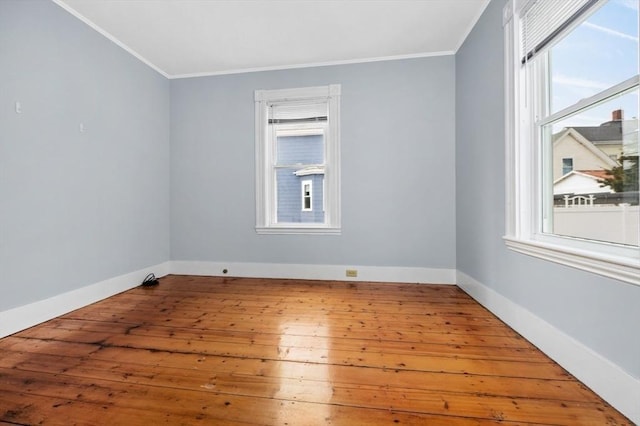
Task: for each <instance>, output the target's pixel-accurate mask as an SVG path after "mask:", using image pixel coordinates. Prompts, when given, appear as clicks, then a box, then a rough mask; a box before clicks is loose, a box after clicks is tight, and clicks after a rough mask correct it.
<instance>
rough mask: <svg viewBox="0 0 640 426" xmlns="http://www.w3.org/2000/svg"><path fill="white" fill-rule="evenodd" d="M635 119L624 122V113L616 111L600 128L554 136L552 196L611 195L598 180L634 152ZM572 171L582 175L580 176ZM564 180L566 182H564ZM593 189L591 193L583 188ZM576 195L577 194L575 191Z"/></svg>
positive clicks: (565, 131) (576, 129)
mask: <svg viewBox="0 0 640 426" xmlns="http://www.w3.org/2000/svg"><path fill="white" fill-rule="evenodd" d="M637 144H638V119H637V118H634V119H632V120H624V119H623V111H622V110H619V109H618V110H615V111H613V112H612V114H611V121H607V122H605V123H602V124H601V125H599V126H575V127H568V128H564V129H563V130H562V131H561V132H559V133H556V134H555V135H553V181H554V194H563V193H567V192H571V191H567V189H570V188H573V187H576V188H582V189H581V191H583V192H581V193H586V192H592V193H601V192H611V188H609V187H606V188H601V187H600V186H599V184H598V183H597V181H598V179H604V178H605V177H607V176H606V175H605V174H604V171H605V170H611V169H612V168H614V167H616V166H618V165H619V163H618V160H619V158H620V156H621V155H632V154H634V153H637V151H636V150H637V148H636V147H637V146H638V145H637ZM572 172H581V174H578V173H573V174H571V175H570V176H567V175H568V174H569V173H572ZM565 178H566V179H565ZM589 187H592V188H593V190H592V191H587V190H586V188H589ZM576 193H578V192H576Z"/></svg>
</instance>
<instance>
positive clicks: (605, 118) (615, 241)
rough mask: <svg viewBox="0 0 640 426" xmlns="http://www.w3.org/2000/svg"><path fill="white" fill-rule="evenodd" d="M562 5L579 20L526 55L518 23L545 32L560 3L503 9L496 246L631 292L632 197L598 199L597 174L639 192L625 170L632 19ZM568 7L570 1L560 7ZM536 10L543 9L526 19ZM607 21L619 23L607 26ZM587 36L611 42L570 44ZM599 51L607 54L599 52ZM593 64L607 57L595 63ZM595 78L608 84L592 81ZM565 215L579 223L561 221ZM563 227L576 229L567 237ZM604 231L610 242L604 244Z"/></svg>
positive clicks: (590, 4) (634, 97) (590, 2)
mask: <svg viewBox="0 0 640 426" xmlns="http://www.w3.org/2000/svg"><path fill="white" fill-rule="evenodd" d="M571 3H573V4H574V5H575V9H574V12H575V11H578V12H576V13H574V12H571V13H567V14H566V17H569V16H570V19H569V18H567V19H568V21H567V23H565V24H563V23H562V22H561V23H560V24H558V25H555V26H550V27H548V31H549V32H548V33H546V35H545V34H543V35H542V36H539V35H537V37H538V38H537V39H536V43H538V42H539V40H544V42H541V43H539V44H538V45H535V48H532V49H531V50H527V49H529V47H530V46H527V47H526V48H525V46H526V43H524V42H522V37H523V35H524V34H525V33H526V31H527V26H528V25H529V24H528V23H527V22H526V20H527V18H528V17H529V15H536V14H538V15H541V16H542V18H541V19H538V21H539V22H542V23H543V24H541V25H542V26H543V27H544V25H545V24H544V23H545V22H550V21H553V19H549V17H548V16H544V13H551V14H555V13H556V11H557V6H558V4H559V3H557V2H554V1H553V0H551V1H550V0H530V1H525V2H517V1H511V2H509V3H508V4H507V6H506V8H505V15H504V16H505V35H506V39H505V52H506V61H507V62H506V72H507V73H506V79H505V81H506V86H507V91H506V94H507V98H506V103H507V108H506V136H507V153H506V155H507V160H508V162H507V234H506V236H505V241H506V242H507V245H508V246H509V247H510V248H512V249H514V250H516V251H519V252H522V253H525V254H529V255H533V256H537V257H541V258H543V259H547V260H552V261H556V262H559V263H562V264H566V265H569V266H573V267H577V268H580V269H585V270H589V271H592V272H596V273H600V274H602V275H606V276H610V277H613V278H617V279H622V280H625V281H628V282H632V283H635V284H639V285H640V249H639V247H638V235H639V230H638V227H639V226H638V225H639V222H640V214H639V213H638V211H637V209H638V206H637V204H638V201H637V197H638V195H637V194H638V193H637V190H635V191H631V192H634V193H633V194H631V195H630V198H629V197H628V195H629V194H626V193H625V194H613V197H614V198H615V197H617V198H618V200H617V201H612V197H611V196H609V195H607V194H604V193H605V192H607V193H608V194H611V189H610V188H606V186H607V185H604V184H605V183H607V182H604V181H602V182H601V181H600V180H601V179H602V178H603V177H606V175H604V173H605V172H616V173H619V172H620V171H623V172H624V174H625V175H626V176H628V177H627V181H629V182H631V186H630V185H629V184H627V187H631V188H633V186H632V185H636V186H635V188H637V185H638V177H637V176H638V174H637V168H635V164H637V162H634V159H637V152H638V82H639V77H638V37H637V34H638V10H637V8H624V7H623V5H622V2H618V1H611V2H606V1H602V0H600V1H596V0H571ZM567 4H569V1H567V2H566V3H565V2H562V5H567ZM538 6H542V7H541V8H538V10H537V11H535V12H533V13H532V12H530V11H531V10H534V9H535V8H536V7H538ZM518 7H519V8H518ZM563 7H564V6H563ZM587 8H588V10H587ZM545 9H546V10H545ZM540 10H542V12H540ZM616 14H618V15H620V14H622V15H624V18H622V19H616V18H612V17H614V16H616ZM538 18H539V17H538ZM605 18H606V19H608V21H607V20H606V19H605ZM549 28H550V29H549ZM587 30H589V31H592V32H593V31H595V32H597V33H598V35H599V37H600V38H602V39H604V38H606V37H610V38H612V39H614V41H613V42H612V41H611V40H608V41H607V40H603V43H601V44H596V43H591V44H590V43H584V42H582V43H578V41H580V39H579V37H578V36H579V34H580V33H583V34H584V33H585V32H586V31H587ZM545 37H546V39H545ZM583 41H584V40H583ZM599 46H609V47H610V48H609V49H608V50H605V51H601V50H598V49H602V48H601V47H599ZM602 55H605V56H606V55H608V56H607V58H606V59H601V58H603V56H602ZM616 57H617V58H619V60H618V62H616ZM594 58H598V59H597V60H596V59H594ZM607 68H615V71H608V70H607ZM599 76H606V77H607V78H606V79H604V78H602V79H600V80H597V78H598V77H599ZM578 89H579V90H578ZM563 91H564V92H563ZM621 116H622V117H623V118H622V117H621ZM613 122H616V123H615V125H617V126H618V128H619V129H620V128H621V129H622V131H621V132H619V135H618V137H617V138H609V140H604V139H603V138H597V137H594V133H597V132H598V130H602V129H599V128H605V127H607V126H609V127H611V125H612V124H614V123H613ZM606 130H607V132H609V131H610V130H611V128H608V129H606ZM589 133H591V134H590V135H589V136H588V137H584V136H585V134H589ZM560 138H564V139H565V142H566V141H571V144H573V147H571V144H570V143H564V142H563V144H564V145H563V146H562V147H558V146H557V145H558V143H557V142H558V140H559V139H560ZM567 147H569V149H567ZM594 147H595V148H594ZM586 148H589V149H586ZM585 150H587V151H589V153H588V154H589V156H591V157H594V156H595V158H596V159H597V160H598V161H600V163H599V164H597V165H596V167H594V168H593V169H588V168H587V167H585V164H584V161H583V160H584V158H583V156H582V155H583V154H584V153H585ZM565 158H572V160H573V161H572V162H573V165H572V166H573V170H572V172H570V173H563V172H567V171H568V168H569V164H568V161H567V162H565V164H564V166H565V167H564V170H563V159H565ZM619 158H621V160H618V159H619ZM590 161H592V166H593V161H594V160H593V158H591V160H590ZM559 175H560V177H559ZM585 182H586V183H588V185H586V186H588V188H586V189H585ZM601 185H602V186H601ZM594 189H595V190H596V191H594ZM591 192H593V194H592V193H591ZM614 192H618V191H614ZM626 192H628V191H626ZM622 195H624V198H623V197H622ZM605 196H607V197H608V198H604V197H605ZM603 198H604V201H602V199H603ZM625 201H626V202H625ZM610 204H613V206H611V205H610ZM612 207H613V208H612ZM580 210H582V211H580ZM605 210H618V211H617V212H608V213H607V214H608V215H609V216H608V217H607V218H606V219H603V218H602V217H600V218H599V219H597V220H596V222H595V223H596V225H595V226H594V225H593V221H592V224H590V225H585V223H584V222H588V221H586V220H585V219H586V218H588V217H593V216H598V215H601V216H602V213H605ZM620 210H626V213H625V214H626V215H627V216H626V217H627V219H626V220H622V219H621V217H620ZM566 213H571V214H579V215H578V216H575V217H574V218H572V219H571V220H568V221H567V220H566V219H567V218H566V217H565V216H563V214H566ZM629 214H630V216H629ZM615 215H618V216H617V217H614V216H615ZM567 223H569V224H570V225H575V226H574V227H573V228H567ZM585 226H586V227H585ZM585 230H586V231H588V232H585ZM613 231H615V232H617V233H618V236H617V237H615V236H613V237H612V232H613ZM620 235H622V237H620Z"/></svg>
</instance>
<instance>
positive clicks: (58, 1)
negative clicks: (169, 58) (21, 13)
mask: <svg viewBox="0 0 640 426" xmlns="http://www.w3.org/2000/svg"><path fill="white" fill-rule="evenodd" d="M51 1H52V2H54V3H55V4H57V5H58V6H60V7H61V8H63V9H64V10H66V11H67V12H69V13H70V14H71V15H73V16H74V17H76V18H78V19H79V20H80V21H82V22H84V23H85V24H86V25H88V26H89V27H90V28H91V29H93V30H95V31H97V32H98V33H100V34H102V35H103V36H104V37H106V38H107V39H109V40H110V41H112V42H113V43H115V44H116V45H117V46H118V47H120V48H121V49H123V50H125V51H126V52H127V53H129V54H130V55H132V56H134V57H135V58H136V59H138V60H139V61H141V62H142V63H144V64H145V65H147V66H148V67H150V68H151V69H153V70H154V71H155V72H157V73H158V74H160V75H162V76H163V77H165V78H171V77H170V76H169V74H167V73H166V72H164V71H162V70H161V69H160V68H158V67H157V66H156V65H155V64H153V63H152V62H151V61H149V60H148V59H147V58H145V57H144V56H142V55H140V54H139V53H138V52H136V51H135V50H133V49H132V48H130V47H129V46H127V45H126V44H124V43H123V42H121V41H120V40H118V39H117V38H116V37H114V36H113V35H112V34H111V33H109V32H107V31H105V30H103V29H102V28H100V27H99V26H98V25H96V24H95V23H94V22H93V21H91V20H89V19H87V18H86V17H84V16H82V15H81V14H79V13H78V12H76V10H75V9H73V8H71V7H70V6H69V5H68V4H66V3H64V2H63V1H61V0H51Z"/></svg>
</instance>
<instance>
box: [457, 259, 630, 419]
mask: <svg viewBox="0 0 640 426" xmlns="http://www.w3.org/2000/svg"><path fill="white" fill-rule="evenodd" d="M457 281H458V286H459V287H460V288H461V289H462V290H464V291H465V292H466V293H468V294H469V295H470V296H471V297H473V298H474V299H475V300H477V301H478V302H479V303H480V304H482V305H483V306H484V307H486V308H487V309H489V310H490V311H491V312H493V313H494V314H495V315H496V316H498V317H499V318H500V319H501V320H502V321H504V322H505V323H507V324H508V325H509V326H511V327H512V328H513V329H514V330H516V331H517V332H518V333H520V334H521V335H522V336H523V337H525V338H526V339H527V340H529V341H530V342H531V343H533V344H534V345H536V346H537V347H538V348H539V349H540V350H541V351H542V352H544V353H545V354H547V355H548V356H549V357H551V358H552V359H553V360H554V361H556V362H557V363H558V364H560V365H561V366H562V367H563V368H565V369H566V370H567V371H568V372H569V373H571V374H573V375H574V376H575V377H577V378H578V380H580V381H581V382H582V383H584V384H585V385H587V386H589V387H590V388H591V389H592V390H593V391H594V392H596V393H597V394H598V395H600V396H601V397H602V398H603V399H604V400H605V401H607V402H608V403H609V404H611V405H612V406H613V407H615V408H616V409H617V410H618V411H620V412H621V413H622V414H624V415H625V416H627V417H628V418H629V419H630V420H631V421H632V422H635V423H636V424H640V380H639V379H637V378H635V377H633V376H631V375H630V374H628V373H626V372H625V371H623V370H622V369H621V368H620V367H618V366H617V365H616V364H614V363H612V362H611V361H609V360H608V359H606V358H604V357H603V356H602V355H600V354H598V353H596V352H594V351H593V350H591V349H590V348H588V347H587V346H585V345H583V344H582V343H580V342H578V341H577V340H575V339H574V338H572V337H571V336H569V335H567V334H565V333H564V332H562V331H560V330H558V329H557V328H555V327H553V326H552V325H551V324H549V323H548V322H546V321H544V320H543V319H542V318H540V317H538V316H536V315H534V314H532V313H531V312H529V311H528V310H526V309H525V308H523V307H522V306H520V305H518V304H516V303H514V302H512V301H511V300H509V299H507V298H506V297H504V296H502V295H500V294H499V293H497V292H496V291H494V290H492V289H491V288H489V287H487V286H486V285H484V284H482V283H480V282H478V281H476V280H475V279H473V278H471V277H470V276H468V275H466V274H465V273H464V272H460V271H458V272H457Z"/></svg>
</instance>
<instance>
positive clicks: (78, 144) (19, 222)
mask: <svg viewBox="0 0 640 426" xmlns="http://www.w3.org/2000/svg"><path fill="white" fill-rule="evenodd" d="M169 94H170V91H169V81H168V80H167V79H166V78H164V77H163V76H161V75H159V74H157V73H156V72H155V71H153V70H151V69H150V68H149V67H147V66H146V65H144V64H143V63H141V62H140V61H138V60H137V59H135V58H134V57H132V56H131V55H130V54H128V53H126V52H125V51H123V50H122V49H121V48H119V47H117V46H116V45H115V44H113V43H112V42H110V41H109V40H107V39H106V38H105V37H103V36H102V35H100V34H98V33H97V32H96V31H94V30H92V29H90V28H89V27H88V26H87V25H85V24H84V23H82V22H81V21H79V20H78V19H76V18H75V17H73V16H72V15H70V14H69V13H68V12H66V11H64V10H63V9H61V8H60V7H59V6H57V5H55V4H54V3H53V2H51V1H46V0H34V1H14V0H2V1H0V293H1V296H0V311H3V310H6V309H9V308H12V307H16V306H21V305H24V304H27V303H30V302H34V301H37V300H41V299H46V298H48V297H51V296H54V295H57V294H60V293H63V292H66V291H69V290H73V289H76V288H79V287H84V286H86V285H89V284H93V283H95V282H98V281H101V280H104V279H107V278H112V277H115V276H118V275H121V274H124V273H128V272H132V271H135V270H138V269H141V268H143V267H147V266H150V265H154V264H158V263H160V262H164V261H167V260H169V174H168V170H169V118H170V117H169V115H170V104H169V101H170V99H169ZM16 101H19V102H21V104H22V110H23V112H22V114H17V113H16V112H15V109H14V103H15V102H16ZM80 123H84V125H85V132H84V133H81V132H80V131H79V126H80Z"/></svg>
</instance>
